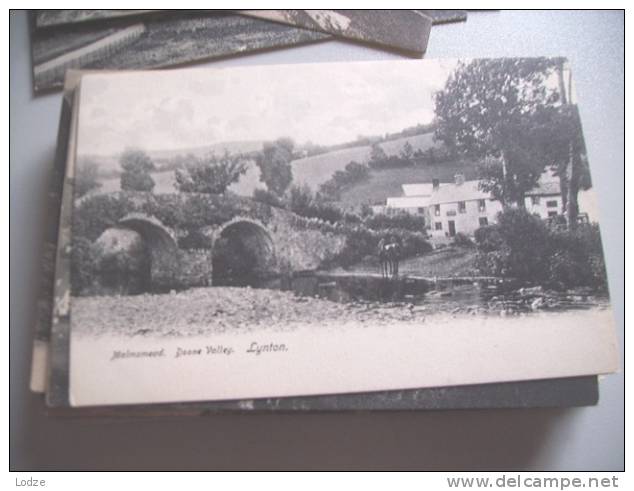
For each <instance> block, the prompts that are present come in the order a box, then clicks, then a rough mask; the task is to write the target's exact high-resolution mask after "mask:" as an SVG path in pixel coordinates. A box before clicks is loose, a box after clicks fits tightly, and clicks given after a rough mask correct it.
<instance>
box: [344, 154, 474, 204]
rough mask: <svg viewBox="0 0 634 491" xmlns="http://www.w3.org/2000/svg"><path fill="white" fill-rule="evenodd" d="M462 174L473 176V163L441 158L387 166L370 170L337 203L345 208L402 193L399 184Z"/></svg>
mask: <svg viewBox="0 0 634 491" xmlns="http://www.w3.org/2000/svg"><path fill="white" fill-rule="evenodd" d="M460 173H462V174H464V175H465V179H475V178H476V171H475V167H474V166H469V165H465V164H464V163H463V162H444V163H441V164H434V165H418V166H415V167H401V168H397V169H389V170H372V171H371V172H370V177H369V178H368V179H367V180H365V181H363V182H360V183H358V184H355V185H354V186H352V187H351V188H349V189H346V190H345V191H343V192H342V193H341V201H340V203H341V204H342V205H343V206H344V207H346V208H353V207H357V206H360V205H362V204H377V203H385V200H386V198H388V197H390V196H401V195H402V194H403V190H402V189H401V185H402V184H407V183H420V182H432V179H439V180H440V182H453V181H454V176H455V175H456V174H460Z"/></svg>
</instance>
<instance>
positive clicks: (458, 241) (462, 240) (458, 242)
mask: <svg viewBox="0 0 634 491" xmlns="http://www.w3.org/2000/svg"><path fill="white" fill-rule="evenodd" d="M453 245H455V246H458V247H474V246H475V244H474V243H473V241H472V240H471V239H470V238H469V236H467V235H465V234H463V233H462V232H458V233H457V234H456V235H454V238H453Z"/></svg>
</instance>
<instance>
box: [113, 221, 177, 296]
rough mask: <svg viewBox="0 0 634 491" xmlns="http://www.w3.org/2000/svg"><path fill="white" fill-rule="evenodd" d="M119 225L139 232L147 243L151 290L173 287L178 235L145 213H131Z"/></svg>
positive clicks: (175, 272)
mask: <svg viewBox="0 0 634 491" xmlns="http://www.w3.org/2000/svg"><path fill="white" fill-rule="evenodd" d="M118 226H119V227H123V228H126V229H129V230H133V231H134V232H136V233H138V234H139V235H140V236H141V237H142V239H143V242H144V243H145V248H146V250H147V254H148V256H149V257H148V259H149V263H150V278H149V286H150V289H151V290H161V289H165V288H169V287H171V285H172V284H173V283H174V278H175V276H176V275H177V273H178V267H179V266H178V260H179V254H178V245H177V242H176V236H175V234H174V232H172V231H171V230H170V229H169V228H168V227H166V226H165V225H163V223H162V222H161V221H160V220H159V219H158V218H156V217H153V216H151V215H146V214H144V213H130V214H128V215H126V216H124V217H123V218H121V219H120V220H119V222H118Z"/></svg>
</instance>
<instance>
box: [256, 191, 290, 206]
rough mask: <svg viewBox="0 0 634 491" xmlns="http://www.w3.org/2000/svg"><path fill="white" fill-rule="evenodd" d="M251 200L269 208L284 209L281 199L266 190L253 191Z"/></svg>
mask: <svg viewBox="0 0 634 491" xmlns="http://www.w3.org/2000/svg"><path fill="white" fill-rule="evenodd" d="M253 199H254V200H255V201H258V202H260V203H264V204H267V205H269V206H275V207H277V208H284V202H283V201H282V199H281V198H280V197H279V196H278V195H277V194H275V193H274V192H272V191H269V190H268V189H261V188H256V189H254V190H253Z"/></svg>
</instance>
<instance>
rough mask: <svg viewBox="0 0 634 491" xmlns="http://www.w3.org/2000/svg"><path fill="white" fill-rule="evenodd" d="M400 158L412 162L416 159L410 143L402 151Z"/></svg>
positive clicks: (406, 143)
mask: <svg viewBox="0 0 634 491" xmlns="http://www.w3.org/2000/svg"><path fill="white" fill-rule="evenodd" d="M400 157H401V159H403V160H407V161H410V160H412V158H413V157H414V148H413V147H412V145H411V144H410V142H409V141H406V142H405V144H404V145H403V148H402V149H401V153H400Z"/></svg>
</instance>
